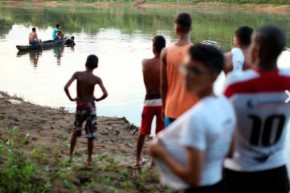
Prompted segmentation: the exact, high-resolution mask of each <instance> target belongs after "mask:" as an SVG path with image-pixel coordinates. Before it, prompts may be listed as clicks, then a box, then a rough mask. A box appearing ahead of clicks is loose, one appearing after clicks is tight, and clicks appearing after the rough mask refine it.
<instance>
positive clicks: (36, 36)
mask: <svg viewBox="0 0 290 193" xmlns="http://www.w3.org/2000/svg"><path fill="white" fill-rule="evenodd" d="M35 39H36V41H38V42H39V39H38V35H37V33H35Z"/></svg>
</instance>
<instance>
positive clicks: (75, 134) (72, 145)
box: [69, 129, 78, 159]
mask: <svg viewBox="0 0 290 193" xmlns="http://www.w3.org/2000/svg"><path fill="white" fill-rule="evenodd" d="M77 138H78V131H76V130H75V129H74V131H73V132H72V135H71V139H70V149H69V155H70V159H72V158H73V155H74V150H75V147H76V144H77Z"/></svg>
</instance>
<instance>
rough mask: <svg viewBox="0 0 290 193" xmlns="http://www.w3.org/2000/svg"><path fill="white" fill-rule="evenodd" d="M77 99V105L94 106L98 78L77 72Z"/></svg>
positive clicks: (85, 72)
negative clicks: (88, 104)
mask: <svg viewBox="0 0 290 193" xmlns="http://www.w3.org/2000/svg"><path fill="white" fill-rule="evenodd" d="M76 80H77V97H78V101H77V102H78V103H79V102H82V103H91V104H94V89H95V85H96V84H98V83H99V82H100V78H99V77H97V76H95V75H94V74H92V73H89V72H87V71H83V72H77V73H76Z"/></svg>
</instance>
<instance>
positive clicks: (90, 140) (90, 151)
mask: <svg viewBox="0 0 290 193" xmlns="http://www.w3.org/2000/svg"><path fill="white" fill-rule="evenodd" d="M93 149H94V138H88V159H87V164H88V166H91V165H92V161H93V158H92V156H93Z"/></svg>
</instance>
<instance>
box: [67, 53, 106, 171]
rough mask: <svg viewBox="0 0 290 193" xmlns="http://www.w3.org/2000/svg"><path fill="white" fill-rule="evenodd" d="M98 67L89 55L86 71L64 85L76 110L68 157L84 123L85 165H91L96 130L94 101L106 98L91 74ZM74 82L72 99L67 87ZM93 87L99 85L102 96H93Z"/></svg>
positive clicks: (96, 59) (96, 61) (100, 82)
mask: <svg viewBox="0 0 290 193" xmlns="http://www.w3.org/2000/svg"><path fill="white" fill-rule="evenodd" d="M97 67H98V57H97V56H95V55H89V56H88V58H87V62H86V70H85V71H82V72H75V73H74V74H73V76H72V77H71V79H70V80H69V81H68V82H67V83H66V85H65V87H64V90H65V93H66V95H67V96H68V98H69V99H70V100H71V101H76V103H77V108H76V114H75V122H74V126H75V128H74V130H73V133H72V136H71V140H70V157H71V159H72V158H73V154H74V149H75V146H76V143H77V137H80V136H81V129H82V124H83V122H85V121H86V126H85V131H86V137H87V138H88V159H87V164H88V166H91V164H92V154H93V147H94V139H95V138H96V130H97V115H96V106H95V101H97V102H98V101H101V100H103V99H105V98H106V97H107V96H108V93H107V90H106V88H105V87H104V85H103V82H102V80H101V78H99V77H97V76H95V75H94V74H93V70H94V69H95V68H97ZM74 80H77V97H76V98H72V97H71V95H70V93H69V89H68V88H69V86H70V85H71V84H72V82H73V81H74ZM95 85H99V87H100V88H101V90H102V92H103V95H102V96H101V97H99V98H96V97H95V96H94V89H95Z"/></svg>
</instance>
